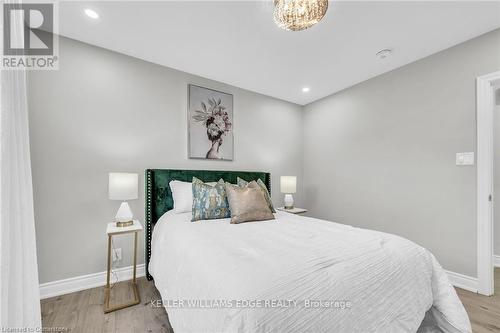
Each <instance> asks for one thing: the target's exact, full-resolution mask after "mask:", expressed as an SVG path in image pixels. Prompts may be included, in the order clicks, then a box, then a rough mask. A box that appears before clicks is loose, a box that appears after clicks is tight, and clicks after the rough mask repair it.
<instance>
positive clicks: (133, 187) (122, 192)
mask: <svg viewBox="0 0 500 333" xmlns="http://www.w3.org/2000/svg"><path fill="white" fill-rule="evenodd" d="M138 182H139V175H138V174H136V173H123V172H110V173H109V198H110V199H111V200H133V199H137V187H138V186H137V185H138Z"/></svg>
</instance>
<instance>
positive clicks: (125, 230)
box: [104, 220, 142, 313]
mask: <svg viewBox="0 0 500 333" xmlns="http://www.w3.org/2000/svg"><path fill="white" fill-rule="evenodd" d="M141 231H142V225H141V223H140V222H139V221H138V220H134V224H133V225H131V226H129V227H117V226H116V223H114V222H113V223H108V227H107V229H106V233H107V234H108V270H107V275H106V286H105V287H104V313H109V312H113V311H116V310H120V309H124V308H127V307H129V306H132V305H136V304H139V303H140V302H141V298H140V296H139V289H138V288H137V280H136V275H137V234H138V233H139V232H141ZM129 233H134V272H133V277H132V281H131V283H132V287H133V289H134V300H133V301H130V302H127V303H123V304H119V305H114V306H110V305H109V299H110V292H111V285H110V283H109V280H110V275H111V237H113V236H115V235H123V234H129Z"/></svg>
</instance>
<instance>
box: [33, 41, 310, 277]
mask: <svg viewBox="0 0 500 333" xmlns="http://www.w3.org/2000/svg"><path fill="white" fill-rule="evenodd" d="M28 79H29V109H30V135H31V158H32V168H33V183H34V200H35V216H36V232H37V247H38V263H39V274H40V282H41V283H43V282H48V281H54V280H59V279H64V278H69V277H74V276H79V275H84V274H90V273H94V272H101V271H104V270H105V262H106V234H105V227H106V223H108V222H110V221H111V220H112V218H113V217H114V214H115V212H116V210H117V209H118V205H119V202H116V201H110V200H108V196H107V177H108V172H110V171H126V172H137V173H140V174H141V175H142V174H143V172H144V170H145V169H146V168H190V169H196V168H207V169H215V170H217V169H223V170H262V171H269V172H271V173H272V181H273V186H272V193H273V200H274V202H275V203H276V204H281V202H282V197H281V194H280V193H279V176H280V175H285V174H286V175H297V176H298V180H299V188H300V184H301V180H302V162H301V161H302V140H301V139H302V112H301V110H302V109H301V107H299V106H297V105H295V104H291V103H288V102H284V101H280V100H277V99H273V98H270V97H266V96H263V95H259V94H255V93H252V92H248V91H245V90H242V89H238V88H235V87H232V86H228V85H225V84H222V83H218V82H213V81H210V80H206V79H203V78H200V77H196V76H192V75H189V74H186V73H183V72H179V71H175V70H172V69H168V68H165V67H161V66H157V65H154V64H151V63H147V62H143V61H140V60H138V59H135V58H131V57H128V56H124V55H121V54H118V53H114V52H110V51H107V50H104V49H101V48H97V47H93V46H90V45H86V44H83V43H80V42H76V41H73V40H69V39H65V38H61V40H60V69H59V70H58V71H32V72H30V73H29V77H28ZM189 83H194V84H198V85H202V86H207V87H210V88H213V89H218V90H222V91H225V92H228V93H232V94H234V133H235V137H234V144H235V148H234V157H235V158H234V161H233V162H221V161H202V160H189V159H188V158H187V129H186V128H187V124H186V121H187V120H186V118H187V115H186V112H187V111H186V110H187V106H186V102H187V85H188V84H189ZM143 186H144V182H143V179H142V177H141V182H140V185H139V188H140V197H139V200H135V201H131V202H130V205H131V208H132V210H133V211H134V213H135V215H136V216H137V217H138V218H139V219H141V221H144V212H143V211H144V195H143V193H142V192H143V190H142V189H143ZM301 192H302V191H300V189H299V191H298V194H297V196H296V201H297V204H298V205H300V202H301V200H300V193H301ZM124 237H126V236H124ZM142 238H143V237H142V236H141V237H140V239H141V241H140V244H139V246H140V252H139V258H140V260H139V262H140V263H142V262H144V259H143V257H144V254H143V253H144V252H143V246H144V245H143V241H142ZM116 247H122V248H123V251H124V252H123V257H124V260H123V262H122V263H121V265H120V266H128V265H130V264H131V260H129V259H128V258H130V257H131V252H130V251H131V249H132V243H131V239H130V238H128V239H127V238H125V239H121V240H120V239H118V240H117V242H116Z"/></svg>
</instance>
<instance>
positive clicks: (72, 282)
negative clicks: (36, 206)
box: [40, 256, 500, 299]
mask: <svg viewBox="0 0 500 333" xmlns="http://www.w3.org/2000/svg"><path fill="white" fill-rule="evenodd" d="M496 262H497V257H495V263H496ZM498 262H499V263H500V256H498ZM495 265H496V264H495ZM113 271H114V272H115V273H116V277H117V278H118V281H126V280H130V279H132V271H133V270H132V266H129V267H122V268H118V269H114V270H113ZM145 271H146V269H145V265H144V264H141V265H137V277H142V276H145ZM446 273H447V274H448V279H449V280H450V283H451V284H452V285H454V286H455V287H458V288H461V289H465V290H468V291H472V292H474V293H477V289H478V282H477V278H473V277H470V276H467V275H463V274H459V273H455V272H450V271H446ZM112 279H116V278H115V277H114V276H112ZM113 281H115V280H113ZM105 284H106V272H99V273H93V274H88V275H82V276H76V277H72V278H69V279H64V280H58V281H52V282H47V283H42V284H40V298H41V299H45V298H49V297H55V296H59V295H64V294H69V293H72V292H75V291H80V290H85V289H91V288H95V287H101V286H104V285H105Z"/></svg>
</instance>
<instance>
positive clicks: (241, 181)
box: [237, 177, 276, 213]
mask: <svg viewBox="0 0 500 333" xmlns="http://www.w3.org/2000/svg"><path fill="white" fill-rule="evenodd" d="M237 181H238V186H241V187H245V186H247V185H248V182H247V181H246V180H244V179H241V178H240V177H238V178H237ZM257 184H258V185H259V186H260V188H261V190H262V194H263V195H264V198H265V199H266V202H267V204H268V206H269V209H270V210H271V211H272V212H273V213H276V211H275V210H274V207H273V202H272V201H271V196H270V195H269V191H268V189H267V186H266V184H264V182H263V181H262V180H261V179H260V178H259V179H257Z"/></svg>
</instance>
